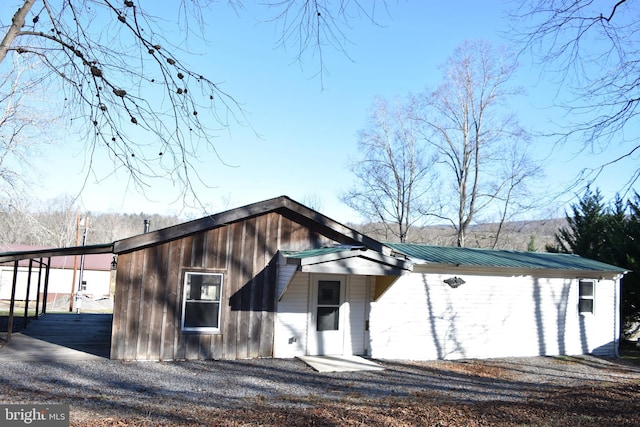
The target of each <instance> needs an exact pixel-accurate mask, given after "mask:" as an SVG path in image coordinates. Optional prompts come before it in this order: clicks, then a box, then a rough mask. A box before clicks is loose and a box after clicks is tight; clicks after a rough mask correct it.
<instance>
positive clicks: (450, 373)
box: [0, 356, 640, 422]
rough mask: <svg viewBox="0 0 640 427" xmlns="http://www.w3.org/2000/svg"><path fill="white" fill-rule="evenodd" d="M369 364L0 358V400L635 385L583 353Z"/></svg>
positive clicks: (116, 407)
mask: <svg viewBox="0 0 640 427" xmlns="http://www.w3.org/2000/svg"><path fill="white" fill-rule="evenodd" d="M378 362H379V363H381V364H382V365H383V366H384V367H385V368H386V369H385V370H384V371H369V372H349V373H327V374H321V373H317V372H315V371H313V370H312V369H311V368H309V367H308V366H307V365H305V364H304V363H303V362H301V361H299V360H296V359H261V360H245V361H184V362H162V363H157V362H132V363H128V362H121V361H113V360H106V359H105V360H98V361H74V362H38V363H34V362H19V361H11V362H4V363H3V364H2V368H1V369H2V370H1V374H0V401H3V402H5V403H18V402H30V403H69V404H70V405H71V419H72V421H76V422H80V421H83V420H88V419H92V417H96V414H99V416H100V417H102V418H105V417H106V418H109V417H117V418H120V419H122V418H125V419H126V418H134V419H141V418H144V419H154V420H164V421H166V422H173V421H175V419H176V418H175V417H176V416H177V415H176V414H180V413H184V412H185V410H186V409H185V408H191V409H192V410H191V411H190V412H189V413H193V412H194V411H195V412H196V413H197V411H198V410H205V409H206V408H216V409H237V408H246V407H247V406H250V405H252V404H255V403H259V404H260V405H268V406H294V407H307V406H313V405H314V402H317V401H319V400H324V401H327V400H328V401H340V402H344V403H345V404H352V405H357V404H358V402H363V401H366V400H372V399H384V398H388V397H390V398H394V397H398V398H403V397H405V398H406V397H409V398H411V397H412V396H415V395H417V394H425V393H427V394H433V396H435V397H436V398H438V399H446V400H447V401H449V402H453V403H455V402H459V403H474V402H483V401H500V402H515V401H525V400H527V399H532V398H535V397H536V396H542V395H544V394H545V393H549V392H550V391H556V390H560V389H562V388H564V387H576V386H579V387H586V388H597V387H600V386H606V385H611V384H616V385H623V384H629V385H631V386H633V387H637V386H638V384H640V369H639V368H638V367H636V366H632V365H626V364H623V363H622V362H620V361H618V360H614V359H604V358H597V357H592V356H580V357H559V358H551V357H534V358H514V359H490V360H483V361H477V360H462V361H455V362H449V361H433V362H397V361H378ZM198 408H200V409H198ZM181 419H182V421H185V420H188V419H189V416H188V415H184V416H183V418H181ZM185 422H186V421H185Z"/></svg>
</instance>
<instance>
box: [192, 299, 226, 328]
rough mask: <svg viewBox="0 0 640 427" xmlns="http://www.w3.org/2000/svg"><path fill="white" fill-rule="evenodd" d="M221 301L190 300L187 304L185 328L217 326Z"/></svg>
mask: <svg viewBox="0 0 640 427" xmlns="http://www.w3.org/2000/svg"><path fill="white" fill-rule="evenodd" d="M219 311H220V304H219V303H216V302H214V303H210V302H190V301H187V302H186V304H185V313H184V327H185V328H217V327H218V313H219Z"/></svg>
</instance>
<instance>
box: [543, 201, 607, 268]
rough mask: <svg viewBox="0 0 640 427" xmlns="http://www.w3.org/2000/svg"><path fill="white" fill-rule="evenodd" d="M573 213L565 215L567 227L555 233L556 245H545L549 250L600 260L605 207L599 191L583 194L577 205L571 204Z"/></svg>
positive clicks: (603, 239)
mask: <svg viewBox="0 0 640 427" xmlns="http://www.w3.org/2000/svg"><path fill="white" fill-rule="evenodd" d="M571 210H572V213H573V215H571V216H570V215H567V223H568V224H569V226H568V227H562V228H561V229H560V230H559V231H558V233H556V236H555V238H556V246H555V247H547V250H548V251H549V252H563V253H574V254H577V255H580V256H584V257H587V258H591V259H596V260H601V259H602V256H603V253H606V251H603V246H604V244H605V242H604V241H605V235H604V233H603V232H604V230H605V228H606V222H607V220H606V218H607V209H606V207H605V206H604V204H603V202H602V195H601V194H600V191H598V190H596V192H595V193H592V192H591V191H590V190H587V192H586V193H585V194H584V196H583V197H582V199H581V200H580V201H579V202H578V204H577V205H572V206H571Z"/></svg>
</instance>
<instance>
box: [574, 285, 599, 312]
mask: <svg viewBox="0 0 640 427" xmlns="http://www.w3.org/2000/svg"><path fill="white" fill-rule="evenodd" d="M581 282H591V284H592V285H593V295H586V296H585V295H580V283H581ZM580 300H591V301H592V303H591V311H580ZM595 312H596V279H579V280H578V314H579V315H581V316H593V315H594V314H595Z"/></svg>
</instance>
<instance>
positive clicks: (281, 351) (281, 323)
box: [274, 273, 309, 358]
mask: <svg viewBox="0 0 640 427" xmlns="http://www.w3.org/2000/svg"><path fill="white" fill-rule="evenodd" d="M277 310H278V313H277V315H276V324H275V331H274V340H275V343H274V356H275V357H281V358H289V357H296V356H304V355H305V354H306V343H307V321H308V310H309V274H307V273H296V274H295V275H294V276H293V278H292V279H291V282H289V286H288V287H287V290H286V292H285V293H284V295H283V296H282V299H280V301H278V309H277Z"/></svg>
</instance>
